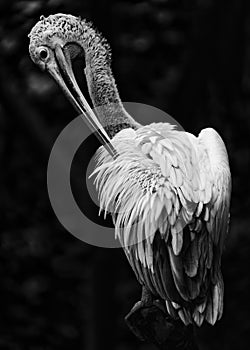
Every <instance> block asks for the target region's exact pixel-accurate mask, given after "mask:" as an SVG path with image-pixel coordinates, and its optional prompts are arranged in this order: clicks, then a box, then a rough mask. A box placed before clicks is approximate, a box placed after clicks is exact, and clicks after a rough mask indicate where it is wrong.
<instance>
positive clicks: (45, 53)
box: [39, 49, 49, 60]
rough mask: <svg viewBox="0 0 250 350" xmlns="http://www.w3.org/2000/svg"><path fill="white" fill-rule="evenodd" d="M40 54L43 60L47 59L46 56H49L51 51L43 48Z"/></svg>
mask: <svg viewBox="0 0 250 350" xmlns="http://www.w3.org/2000/svg"><path fill="white" fill-rule="evenodd" d="M39 56H40V58H41V60H46V58H48V56H49V51H48V50H47V49H41V50H40V52H39Z"/></svg>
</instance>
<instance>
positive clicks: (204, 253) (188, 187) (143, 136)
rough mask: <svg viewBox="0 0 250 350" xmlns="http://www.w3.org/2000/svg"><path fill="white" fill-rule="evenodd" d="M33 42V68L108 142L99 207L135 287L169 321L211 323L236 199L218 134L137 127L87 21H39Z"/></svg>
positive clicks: (218, 306) (217, 311)
mask: <svg viewBox="0 0 250 350" xmlns="http://www.w3.org/2000/svg"><path fill="white" fill-rule="evenodd" d="M30 40H31V41H30V54H31V57H32V59H33V61H34V62H35V63H37V64H38V65H39V66H40V67H41V68H42V69H46V70H48V71H49V72H50V74H51V75H52V76H53V77H54V78H55V80H56V81H57V82H58V83H59V84H60V86H61V87H62V89H63V90H64V92H65V93H66V94H67V96H68V97H69V98H70V100H71V101H72V103H73V104H74V106H75V107H76V108H77V109H78V110H79V111H80V112H82V113H85V114H86V118H87V119H88V120H90V121H91V122H92V123H93V124H92V125H95V126H96V129H98V132H99V133H100V134H101V136H102V137H103V138H104V139H105V140H107V142H108V143H110V144H111V145H112V148H111V149H110V148H109V147H107V145H106V144H104V146H105V147H103V146H101V148H100V149H99V150H98V155H97V158H98V161H97V163H98V164H97V168H96V169H95V171H94V175H95V176H96V179H95V182H96V186H97V189H98V192H99V198H100V207H101V209H102V210H104V212H105V214H106V213H111V215H112V216H113V220H114V224H115V234H116V237H117V238H118V239H119V240H120V242H121V245H122V246H123V248H124V251H125V253H126V256H127V258H128V261H129V263H130V265H131V267H132V269H133V271H134V272H135V275H136V277H137V279H138V281H139V282H140V283H141V284H142V285H143V286H145V287H146V288H147V289H148V290H149V291H150V292H151V293H152V294H153V295H154V296H155V297H156V298H161V299H163V300H164V301H166V307H167V310H168V313H169V314H170V315H171V316H172V317H173V318H180V319H181V320H182V321H183V322H184V323H185V324H186V325H187V324H189V323H195V324H197V325H199V326H200V325H201V324H202V323H203V320H207V321H208V322H209V323H210V324H214V323H215V322H216V321H217V320H218V319H220V317H221V315H222V311H223V280H222V275H221V269H220V265H221V255H222V251H223V247H224V243H225V238H226V233H227V230H228V221H229V205H230V193H231V176H230V169H229V164H228V156H227V151H226V148H225V145H224V143H223V141H222V139H221V137H220V136H219V134H218V133H217V132H216V131H215V130H214V129H211V128H207V129H204V130H202V131H201V132H200V134H199V136H198V137H195V136H194V135H192V134H190V133H187V132H184V131H179V130H177V129H176V128H175V126H173V125H170V124H168V123H152V124H150V125H147V126H142V125H140V124H139V123H137V122H136V121H135V120H134V119H133V118H132V117H131V116H130V115H129V114H128V113H127V112H126V110H125V109H124V107H123V105H122V102H121V100H120V97H119V93H118V90H117V87H116V84H115V81H114V78H113V75H112V71H111V67H110V57H111V53H110V49H109V47H108V45H107V43H106V41H105V40H104V39H102V37H101V35H100V34H99V33H97V32H96V31H95V30H94V29H93V27H92V26H91V25H90V24H88V23H87V22H86V21H84V20H81V19H79V18H76V17H73V16H70V15H63V14H58V15H52V16H49V17H48V18H42V19H41V21H39V22H38V23H37V24H36V26H35V27H34V28H33V29H32V31H31V34H30ZM42 50H45V51H46V50H47V56H46V58H45V59H43V58H42V56H43V55H42ZM82 52H84V55H82ZM76 56H78V57H83V56H84V57H85V62H86V68H85V75H86V79H87V84H88V90H89V94H90V96H91V99H92V102H93V105H94V106H95V107H98V108H97V109H96V114H97V117H98V118H97V117H96V115H95V114H93V112H92V111H91V108H90V107H89V106H88V104H87V102H86V100H85V99H84V97H83V96H82V95H81V92H80V91H79V88H78V85H77V83H76V81H75V78H74V75H73V71H72V67H71V59H74V58H75V57H76ZM58 66H60V68H61V69H60V70H59V68H58ZM61 74H62V75H63V76H62V75H61ZM64 79H65V80H67V81H68V82H69V84H68V86H69V85H70V87H67V86H66V84H65V82H64ZM72 87H73V90H74V94H73V93H71V92H70V89H72ZM75 95H76V97H75ZM152 118H153V116H152ZM100 122H101V126H100V124H99V123H100ZM102 126H104V127H105V130H102ZM113 150H115V155H114V152H113Z"/></svg>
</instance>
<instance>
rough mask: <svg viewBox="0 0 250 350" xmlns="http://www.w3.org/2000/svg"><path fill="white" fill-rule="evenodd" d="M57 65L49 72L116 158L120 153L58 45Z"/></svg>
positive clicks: (69, 60) (49, 67)
mask: <svg viewBox="0 0 250 350" xmlns="http://www.w3.org/2000/svg"><path fill="white" fill-rule="evenodd" d="M55 58H56V63H57V64H54V65H48V66H47V70H48V72H49V73H50V74H51V75H52V77H53V78H54V79H55V81H56V82H57V83H58V85H59V86H60V87H61V88H62V90H63V92H64V93H65V95H66V96H67V97H68V99H69V100H70V101H71V103H72V104H73V106H74V107H75V109H76V110H77V112H78V113H81V117H82V119H83V120H84V122H86V123H87V125H88V127H89V128H90V129H91V130H92V131H93V132H95V133H96V136H97V138H98V139H99V141H100V142H101V143H102V144H103V146H104V147H105V148H106V150H107V151H108V152H109V154H110V155H111V156H112V157H113V158H116V157H117V155H118V153H117V151H116V149H115V148H114V146H113V145H112V143H111V139H110V138H109V136H108V134H107V133H106V131H105V129H104V128H103V126H102V125H101V123H100V121H99V120H98V119H97V117H96V115H95V113H94V112H93V110H92V109H91V107H90V105H89V104H88V102H87V101H86V99H85V97H84V96H83V94H82V92H81V90H80V88H79V86H78V84H77V82H76V79H75V76H74V73H73V69H72V64H71V59H70V57H69V56H67V55H65V54H64V52H63V50H62V48H61V47H60V46H59V45H58V46H56V48H55Z"/></svg>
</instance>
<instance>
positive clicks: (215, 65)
mask: <svg viewBox="0 0 250 350" xmlns="http://www.w3.org/2000/svg"><path fill="white" fill-rule="evenodd" d="M249 7H250V2H249V1H247V0H220V1H218V0H196V1H194V0H188V1H185V0H183V1H181V0H169V1H164V0H154V1H153V0H152V1H149V0H148V1H122V0H113V1H107V0H106V1H97V0H95V1H93V0H85V1H83V0H50V1H25V0H23V1H17V0H16V1H14V0H8V1H1V2H0V96H1V99H0V159H1V172H0V174H1V175H0V176H1V188H0V193H1V206H2V208H1V210H0V217H1V219H0V222H1V224H0V226H1V234H0V243H1V254H0V259H1V262H0V275H1V276H0V281H1V282H0V283H1V291H0V293H1V294H0V349H11V350H16V349H17V350H19V349H29V350H31V349H32V350H52V349H53V350H56V349H60V350H63V349H86V350H99V349H106V348H107V349H110V350H113V349H115V350H125V349H140V350H150V349H153V346H151V345H145V344H142V343H140V342H139V341H137V339H136V338H135V337H134V336H133V335H132V334H131V333H130V332H129V330H128V329H127V327H126V325H125V323H124V320H123V317H124V316H125V315H126V314H127V313H128V312H129V310H130V309H131V307H132V306H133V304H134V303H135V302H136V301H137V300H139V297H140V288H139V285H138V283H137V281H136V279H135V277H134V275H133V273H132V271H131V269H130V267H129V265H128V263H127V261H126V258H125V256H124V254H123V251H122V250H121V249H104V248H97V247H93V246H89V245H87V244H85V243H83V242H81V241H79V240H77V239H76V238H74V237H73V236H72V235H70V234H69V233H68V232H67V231H66V230H65V229H64V228H63V227H62V226H61V224H60V223H59V222H58V221H57V219H56V217H55V215H54V213H53V211H52V209H51V206H50V203H49V199H48V194H47V186H46V167H47V161H48V157H49V154H50V150H51V147H52V145H53V142H54V141H55V139H56V137H57V136H58V135H59V133H60V131H61V130H62V129H63V128H64V127H65V126H66V125H67V124H68V123H69V122H70V121H71V120H72V119H73V118H74V117H75V116H76V113H75V112H74V110H73V108H72V106H71V105H70V104H69V102H68V101H67V100H66V99H65V97H64V96H63V94H62V93H61V91H60V90H59V88H58V87H57V86H56V85H55V83H54V82H53V81H52V80H51V79H50V77H49V76H48V75H47V74H44V73H42V72H40V71H39V69H37V67H36V66H35V65H34V64H33V63H32V62H31V60H30V58H29V53H28V44H29V41H28V38H27V34H28V33H29V31H30V29H31V28H32V26H33V25H34V24H35V23H36V22H37V20H38V19H39V17H40V15H41V14H43V15H49V14H51V13H56V12H65V13H71V14H74V15H81V16H82V17H85V18H87V19H89V20H92V21H93V22H94V24H95V26H96V27H97V28H98V29H99V30H100V31H101V32H102V33H103V34H104V36H105V37H106V38H107V39H108V41H109V42H110V44H111V47H112V49H113V72H114V75H115V77H116V81H117V85H118V87H119V91H120V94H121V98H122V100H124V101H135V102H141V103H145V104H149V105H153V106H155V107H158V108H160V109H162V110H164V111H167V112H168V113H169V114H171V115H172V116H173V117H174V118H175V119H176V120H178V122H179V123H180V124H181V125H182V126H183V127H184V128H185V130H188V131H189V132H192V133H194V134H197V133H198V132H199V131H200V130H201V129H202V128H204V127H207V126H212V127H214V128H215V129H216V130H217V131H218V132H219V133H220V134H221V135H222V137H223V139H224V141H225V143H226V145H227V149H228V153H229V158H230V164H231V170H232V177H233V193H232V208H231V217H232V220H231V230H230V235H229V239H228V242H227V249H226V251H225V253H224V258H223V275H224V280H225V311H224V315H223V318H222V320H221V321H219V322H218V323H217V324H216V325H215V326H214V327H210V326H204V327H202V329H200V330H198V336H199V342H200V344H201V349H202V350H207V349H228V350H232V349H248V347H249V342H250V321H249V313H250V302H249V289H250V278H249V266H250V265H249V263H250V234H249V225H250V218H249V207H250V179H249V176H250V171H249V165H250V164H249V138H250V115H249V113H250V12H249ZM85 94H86V91H85ZM152 121H153V116H152ZM93 144H95V143H93ZM96 147H97V146H96ZM86 151H88V152H94V150H85V152H86ZM83 156H84V153H83ZM78 159H80V158H79V157H78ZM78 166H79V168H80V169H81V164H80V160H79V164H78ZM81 170H82V169H81ZM80 176H82V172H81V171H79V177H80ZM80 191H81V188H80V187H79V193H80V194H79V197H81V192H80Z"/></svg>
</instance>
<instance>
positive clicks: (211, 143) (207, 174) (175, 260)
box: [94, 123, 231, 325]
mask: <svg viewBox="0 0 250 350" xmlns="http://www.w3.org/2000/svg"><path fill="white" fill-rule="evenodd" d="M112 143H113V145H114V147H115V148H116V150H117V151H118V154H119V156H118V157H117V158H116V159H113V158H112V157H111V156H110V155H109V154H108V153H107V151H106V150H105V149H104V148H103V147H101V149H100V150H99V152H98V163H99V164H98V167H97V168H96V170H95V171H94V174H96V185H97V188H98V190H99V194H100V205H101V208H102V209H103V210H104V211H105V213H107V212H110V213H111V214H112V215H113V218H114V222H115V233H116V236H117V237H118V238H119V240H120V241H121V244H122V246H123V247H124V250H125V253H126V256H127V258H128V260H129V262H130V265H131V267H132V268H133V270H134V272H135V274H136V277H137V279H138V281H139V282H140V283H141V284H142V285H145V286H146V287H147V288H148V289H149V290H150V291H151V293H152V294H154V295H155V296H158V297H159V296H160V298H162V299H163V300H166V305H167V309H168V312H169V313H170V315H171V316H173V317H175V318H176V317H178V316H179V317H180V318H181V319H182V320H183V322H184V323H185V324H189V323H192V322H195V323H196V324H197V325H201V324H202V321H203V319H206V320H207V321H208V322H209V323H211V324H214V323H215V321H216V320H217V319H219V318H220V317H221V315H222V309H223V280H222V276H221V271H220V263H221V261H220V260H221V254H222V250H223V246H224V241H225V237H226V233H227V227H228V218H229V203H230V186H231V182H230V171H229V166H228V158H227V152H226V149H225V146H224V143H223V141H222V139H221V138H220V136H219V135H218V133H217V132H216V131H215V130H214V129H211V128H208V129H204V130H202V132H201V133H200V135H199V136H198V137H197V138H196V137H194V136H193V135H192V134H189V133H185V132H184V131H178V130H175V129H174V127H173V126H172V125H170V124H167V123H153V124H150V125H147V126H142V127H141V128H139V129H137V130H133V129H125V130H122V131H120V132H119V133H118V134H116V135H115V136H114V138H113V139H112Z"/></svg>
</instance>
